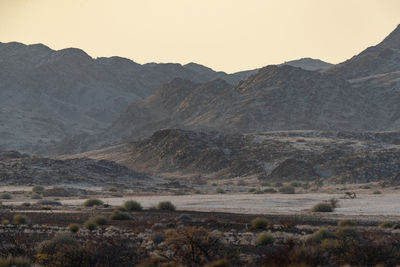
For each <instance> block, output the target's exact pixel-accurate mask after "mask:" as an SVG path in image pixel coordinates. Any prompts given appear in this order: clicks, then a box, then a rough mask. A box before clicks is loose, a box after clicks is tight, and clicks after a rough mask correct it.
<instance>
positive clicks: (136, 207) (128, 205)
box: [124, 200, 143, 211]
mask: <svg viewBox="0 0 400 267" xmlns="http://www.w3.org/2000/svg"><path fill="white" fill-rule="evenodd" d="M124 207H125V209H126V210H129V211H141V210H143V207H142V205H141V204H140V203H139V202H137V201H134V200H128V201H126V202H125V203H124Z"/></svg>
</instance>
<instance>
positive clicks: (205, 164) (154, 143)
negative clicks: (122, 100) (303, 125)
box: [65, 129, 400, 184]
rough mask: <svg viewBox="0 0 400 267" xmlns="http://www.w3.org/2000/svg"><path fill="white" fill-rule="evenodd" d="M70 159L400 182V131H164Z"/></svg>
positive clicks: (172, 170)
mask: <svg viewBox="0 0 400 267" xmlns="http://www.w3.org/2000/svg"><path fill="white" fill-rule="evenodd" d="M65 157H66V158H69V157H72V158H74V157H88V158H93V159H106V160H110V161H115V162H118V163H119V164H122V165H124V166H127V167H129V168H132V169H134V170H137V171H141V172H144V173H147V174H150V175H165V176H169V177H191V178H195V179H194V180H201V179H205V180H213V179H221V178H235V177H257V178H258V179H259V180H261V181H269V182H271V181H275V182H277V181H293V180H302V181H312V180H315V179H319V178H322V179H324V180H327V181H331V182H340V183H354V182H355V183H367V182H372V181H386V182H388V183H391V184H397V183H398V182H399V181H400V180H399V178H400V175H399V174H400V169H399V168H400V167H399V166H400V133H399V132H366V133H358V134H356V133H351V132H330V131H286V132H285V131H278V132H266V133H258V134H244V135H238V134H221V133H217V132H194V131H185V130H178V129H166V130H160V131H157V132H156V133H154V134H153V135H152V136H151V137H149V138H145V139H143V140H142V141H136V142H131V143H127V144H122V145H116V146H111V147H106V148H103V149H100V150H95V151H90V152H87V153H82V154H78V155H71V156H65Z"/></svg>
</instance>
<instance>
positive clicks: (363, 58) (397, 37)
mask: <svg viewBox="0 0 400 267" xmlns="http://www.w3.org/2000/svg"><path fill="white" fill-rule="evenodd" d="M399 70H400V25H399V26H398V27H397V28H396V29H395V30H394V31H393V32H392V33H391V34H390V35H389V36H388V37H386V38H385V39H384V40H383V41H382V42H381V43H380V44H378V45H376V46H372V47H369V48H367V49H366V50H364V51H363V52H361V53H360V54H359V55H356V56H354V57H352V58H351V59H349V60H347V61H345V62H343V63H341V64H338V65H335V66H333V67H331V68H328V69H325V71H326V72H328V73H331V74H334V75H337V76H340V77H342V78H345V79H355V78H361V77H365V76H371V75H376V74H381V73H388V72H393V71H399Z"/></svg>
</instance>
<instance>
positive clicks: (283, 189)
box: [279, 185, 295, 194]
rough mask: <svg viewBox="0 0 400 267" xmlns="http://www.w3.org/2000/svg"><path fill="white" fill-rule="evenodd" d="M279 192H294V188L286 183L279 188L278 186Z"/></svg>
mask: <svg viewBox="0 0 400 267" xmlns="http://www.w3.org/2000/svg"><path fill="white" fill-rule="evenodd" d="M279 193H281V194H294V193H295V189H294V187H293V186H290V185H286V186H282V187H281V188H279Z"/></svg>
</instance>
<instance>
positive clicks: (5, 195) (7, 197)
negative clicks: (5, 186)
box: [0, 193, 12, 199]
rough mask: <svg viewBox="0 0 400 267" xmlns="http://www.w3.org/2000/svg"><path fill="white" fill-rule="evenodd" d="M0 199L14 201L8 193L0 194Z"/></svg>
mask: <svg viewBox="0 0 400 267" xmlns="http://www.w3.org/2000/svg"><path fill="white" fill-rule="evenodd" d="M0 199H12V196H11V195H10V194H8V193H2V194H0Z"/></svg>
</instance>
